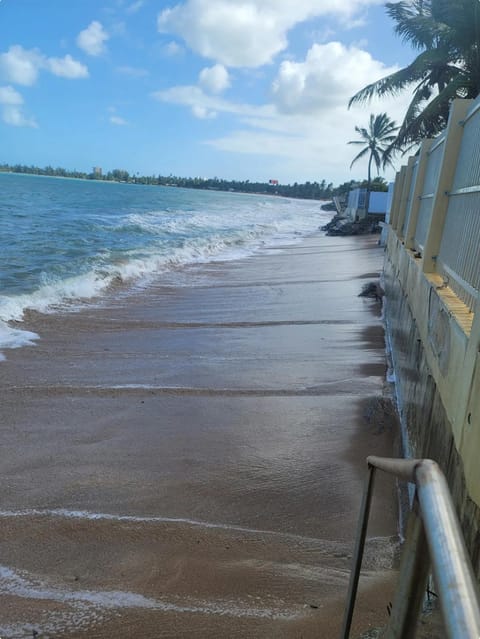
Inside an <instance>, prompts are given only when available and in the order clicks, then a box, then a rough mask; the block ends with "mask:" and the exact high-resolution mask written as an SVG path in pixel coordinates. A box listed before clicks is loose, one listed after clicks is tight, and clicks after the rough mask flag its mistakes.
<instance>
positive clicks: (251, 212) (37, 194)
mask: <svg viewBox="0 0 480 639" xmlns="http://www.w3.org/2000/svg"><path fill="white" fill-rule="evenodd" d="M329 218H330V214H328V213H325V212H323V211H322V210H321V203H320V202H318V201H303V200H293V199H286V198H279V197H275V196H268V195H250V194H238V193H223V192H217V191H200V190H199V191H196V190H191V189H180V188H175V187H156V186H140V185H133V184H120V183H110V182H100V181H89V180H76V179H65V178H53V177H43V176H32V175H16V174H9V173H0V220H1V229H2V233H1V235H0V352H1V353H2V355H1V358H2V359H3V358H4V357H5V350H6V349H10V348H18V347H21V346H23V345H26V344H31V343H35V341H36V340H37V339H39V337H41V336H39V335H37V334H36V333H32V332H30V331H28V330H24V329H23V327H22V325H21V324H19V322H22V321H23V319H24V316H25V312H26V311H27V309H33V310H36V311H40V312H42V313H56V312H65V311H75V310H78V309H79V308H83V307H84V306H85V304H86V303H90V304H91V303H95V304H98V303H101V300H102V298H104V297H105V296H107V295H111V294H114V291H117V292H118V291H119V290H121V291H122V293H123V294H124V293H125V290H126V289H128V288H129V287H130V288H131V287H136V286H139V285H140V286H145V285H148V283H149V281H152V279H155V278H158V277H159V276H161V275H162V273H165V272H169V274H170V275H171V274H172V273H175V272H178V271H179V270H181V269H182V267H184V266H186V265H190V264H195V263H206V262H210V261H218V260H222V261H225V260H234V259H238V258H241V257H245V256H248V255H253V254H254V253H255V252H257V251H258V250H261V249H264V248H265V247H272V246H278V245H280V244H289V243H294V242H298V241H300V240H301V239H302V238H303V237H305V236H306V235H308V234H310V233H312V232H313V231H315V230H317V229H318V227H319V226H320V225H322V224H323V223H325V221H327V220H328V219H329Z"/></svg>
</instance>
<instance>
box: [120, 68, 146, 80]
mask: <svg viewBox="0 0 480 639" xmlns="http://www.w3.org/2000/svg"><path fill="white" fill-rule="evenodd" d="M115 71H117V73H121V74H122V75H129V76H130V77H132V78H144V77H145V76H147V75H149V74H148V71H147V70H146V69H142V68H141V67H130V66H128V65H126V66H122V67H117V68H116V69H115Z"/></svg>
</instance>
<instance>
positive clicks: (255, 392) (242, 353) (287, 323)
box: [0, 233, 396, 639]
mask: <svg viewBox="0 0 480 639" xmlns="http://www.w3.org/2000/svg"><path fill="white" fill-rule="evenodd" d="M332 256H335V259H333V260H332ZM381 258H382V250H381V249H379V248H378V247H376V246H375V245H374V244H373V242H372V240H371V238H340V239H338V238H326V237H325V236H323V235H322V234H320V233H319V234H316V235H312V236H311V237H309V238H306V239H305V240H304V241H303V242H301V243H299V244H295V245H288V246H285V247H283V248H278V247H276V248H272V249H269V250H265V251H263V252H261V253H258V254H256V255H254V256H251V257H249V258H245V259H241V260H238V261H232V262H224V263H220V262H219V263H210V264H206V265H197V266H195V267H192V268H189V269H187V271H186V272H185V277H184V279H183V281H182V286H177V287H176V286H175V285H174V284H172V283H171V284H169V285H168V286H165V281H163V280H162V278H159V279H158V280H157V283H156V284H152V285H151V286H150V288H149V289H146V290H143V291H142V290H138V291H134V292H133V293H132V295H131V296H128V299H127V298H125V299H116V300H115V299H111V300H109V303H108V304H107V305H102V307H98V308H94V307H92V308H85V309H84V310H82V311H79V312H77V313H75V314H69V315H61V314H60V315H52V316H42V315H41V314H35V315H31V316H30V317H29V318H28V324H27V323H26V325H25V327H26V328H27V329H29V330H32V331H35V332H36V329H38V332H39V333H40V334H41V340H40V341H39V342H38V343H37V344H36V346H26V347H24V348H22V349H19V350H16V351H10V352H9V354H8V359H7V361H5V362H2V364H1V366H0V375H1V376H2V384H1V388H2V390H1V391H0V392H1V393H2V398H1V399H2V422H3V423H4V424H5V428H4V436H3V443H4V456H3V459H2V460H0V468H1V471H2V476H3V477H4V484H5V489H4V491H3V494H2V497H1V498H0V516H1V517H2V529H0V540H1V542H2V547H3V549H4V553H3V559H2V563H3V564H4V565H5V569H3V573H1V574H3V578H1V574H0V596H1V597H2V599H3V600H4V603H8V626H9V627H12V628H13V627H14V626H15V627H16V628H25V624H26V623H27V622H28V624H30V626H31V627H34V628H35V629H37V630H38V632H39V633H40V634H41V633H42V632H47V630H46V629H48V628H50V630H48V632H49V633H50V634H51V635H52V636H58V637H60V636H65V635H66V634H68V636H76V634H75V633H76V632H77V631H78V633H77V634H78V636H80V635H81V634H82V632H87V631H88V632H90V633H93V635H92V634H90V636H95V637H109V636H118V637H129V636H132V633H133V634H135V633H136V634H139V633H140V634H142V636H145V637H151V638H152V639H153V637H157V636H158V628H159V627H161V628H162V636H165V637H177V636H191V633H192V632H195V633H196V635H197V636H201V637H223V636H231V637H249V636H252V637H253V636H261V637H286V638H287V637H297V636H298V635H299V633H301V634H302V635H303V636H304V637H305V638H306V637H314V636H319V635H320V636H330V635H333V633H334V632H338V629H337V626H338V627H339V625H340V623H341V619H340V618H339V616H341V612H342V610H343V605H344V596H345V593H346V586H347V583H348V575H349V569H350V566H349V555H350V554H351V547H352V545H353V536H354V534H355V526H356V519H357V514H358V508H359V503H360V499H361V492H362V489H363V481H364V473H365V470H366V469H365V457H366V455H367V454H389V453H390V451H391V446H392V438H393V435H394V433H393V432H392V430H393V428H394V427H393V425H392V424H391V423H388V420H387V419H386V418H385V416H382V415H380V414H379V415H377V414H376V412H375V410H376V409H375V399H376V398H378V397H379V396H380V395H381V393H382V389H383V384H384V374H385V354H384V344H383V339H382V334H383V332H382V327H381V322H380V318H379V316H378V306H376V305H375V302H372V301H371V300H366V299H362V298H358V297H357V296H358V293H359V292H360V288H361V285H362V281H365V279H366V278H367V277H371V276H372V274H374V273H376V272H377V271H378V269H380V268H381ZM375 502H376V503H375V505H374V509H373V513H372V519H371V527H370V533H369V534H370V536H371V538H372V539H371V541H370V548H371V552H370V555H369V557H370V559H369V562H370V563H368V562H367V565H366V570H365V579H364V580H362V582H363V583H362V585H361V589H362V595H361V598H360V600H359V610H358V616H357V617H356V621H355V626H354V628H355V630H354V631H355V632H357V633H359V632H360V631H362V630H365V629H368V627H369V626H371V625H376V626H378V625H381V624H382V622H383V621H384V620H385V617H386V604H385V605H379V600H380V599H385V600H386V603H388V597H389V593H390V591H391V587H392V581H393V578H394V571H392V570H391V566H392V562H393V557H394V554H395V551H396V504H395V501H394V498H393V486H388V485H386V484H385V485H382V487H380V489H379V491H378V493H376V498H375ZM58 511H61V512H64V513H65V512H66V511H69V512H72V511H74V512H77V514H78V513H86V516H83V515H82V516H80V515H78V516H77V517H69V516H66V517H63V516H58ZM2 513H3V514H2ZM21 513H23V515H21ZM55 513H57V514H55ZM102 514H103V516H104V518H103V519H102V518H101V515H102ZM122 517H123V519H122ZM189 522H195V523H194V524H193V525H192V524H191V523H189ZM376 569H378V571H376ZM6 571H7V572H6ZM8 571H10V572H8ZM22 579H23V581H22ZM33 584H37V586H36V587H34V586H33ZM35 588H36V589H35ZM40 593H43V595H41V596H40ZM62 593H64V594H65V593H67V595H66V597H64V598H63V599H62V598H61V595H62ZM88 593H90V594H88ZM108 593H110V594H108ZM112 593H116V594H115V595H113V594H112ZM119 593H123V595H121V594H119ZM132 597H133V599H132ZM142 597H143V598H144V599H142ZM147 600H148V601H150V603H148V604H147V603H146V601H147ZM152 601H153V602H156V603H151V602H152ZM106 602H110V603H108V605H107V603H106ZM122 602H123V603H122ZM135 602H136V603H135ZM87 604H88V605H87ZM134 604H135V605H134ZM252 606H253V608H252ZM227 609H230V611H232V610H234V611H236V612H235V614H227V612H226V610H227ZM252 610H253V612H252ZM249 611H250V612H249ZM45 614H47V617H48V618H49V619H50V621H49V622H48V623H50V626H48V623H47V621H46V620H45ZM52 619H53V620H54V622H55V623H54V625H55V627H54V628H53V630H52V627H53V626H52V623H53V621H52ZM80 622H81V623H80ZM2 624H4V625H5V624H7V620H6V619H5V618H4V619H2V618H0V632H1V633H2V634H5V635H6V636H8V634H7V633H6V632H5V628H3V629H2ZM12 624H13V625H12ZM15 624H16V625H15ZM62 624H63V626H62ZM79 624H80V625H79ZM134 628H135V630H134ZM7 630H8V628H7ZM80 630H82V632H80Z"/></svg>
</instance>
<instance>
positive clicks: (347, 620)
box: [340, 465, 375, 639]
mask: <svg viewBox="0 0 480 639" xmlns="http://www.w3.org/2000/svg"><path fill="white" fill-rule="evenodd" d="M374 479H375V468H374V466H370V465H369V466H368V475H367V479H366V482H365V488H364V491H363V498H362V506H361V508H360V515H359V518H358V526H357V534H356V539H355V550H354V552H353V566H352V571H351V573H350V583H349V584H348V595H347V605H346V607H345V615H344V618H343V626H342V632H341V635H340V637H341V639H348V637H349V636H350V627H351V625H352V618H353V609H354V608H355V599H356V596H357V589H358V580H359V578H360V569H361V567H362V559H363V549H364V547H365V538H366V536H367V527H368V516H369V514H370V504H371V502H372V492H373V481H374Z"/></svg>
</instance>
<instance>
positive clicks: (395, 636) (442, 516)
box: [341, 456, 480, 639]
mask: <svg viewBox="0 0 480 639" xmlns="http://www.w3.org/2000/svg"><path fill="white" fill-rule="evenodd" d="M367 464H368V469H369V472H368V476H367V480H366V485H365V491H364V495H363V501H362V506H361V512H360V518H359V522H358V530H357V539H356V543H355V551H354V560H353V567H352V572H351V575H350V584H349V589H348V598H347V604H346V608H345V617H344V621H343V627H342V634H341V639H348V637H349V635H350V628H351V624H352V618H353V610H354V607H355V598H356V594H357V588H358V580H359V577H360V568H361V565H362V557H363V549H364V545H365V538H366V533H367V525H368V516H369V512H370V504H371V499H372V489H373V483H374V476H375V471H376V469H378V470H383V471H384V472H386V473H389V474H390V475H394V476H396V477H397V478H398V479H401V480H405V481H408V482H412V483H414V484H415V487H416V490H415V497H414V500H413V507H412V510H411V513H410V517H409V522H408V530H407V536H406V541H405V546H404V549H403V554H402V560H401V565H400V575H399V583H398V587H397V590H396V593H395V597H394V602H393V607H392V612H391V616H390V621H389V624H388V627H387V630H386V634H385V635H384V636H385V637H386V638H388V639H411V638H413V637H415V632H416V627H417V621H418V617H419V615H420V612H421V608H422V604H423V601H424V596H425V591H426V585H427V580H428V576H429V573H430V564H431V567H432V570H433V576H434V580H435V584H436V587H437V589H438V595H439V601H440V607H441V610H442V615H443V620H444V625H445V630H446V632H447V635H448V637H451V638H454V639H467V638H468V639H479V637H480V609H479V603H478V593H477V585H476V581H475V578H474V576H473V571H472V567H471V563H470V559H469V557H468V554H467V551H466V548H465V544H464V541H463V535H462V531H461V529H460V525H459V523H458V519H457V516H456V513H455V509H454V506H453V502H452V498H451V496H450V491H449V489H448V485H447V482H446V480H445V477H444V475H443V473H442V471H441V470H440V468H439V466H438V465H437V464H436V462H434V461H432V460H430V459H413V460H406V459H389V458H385V457H373V456H372V457H368V458H367Z"/></svg>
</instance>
